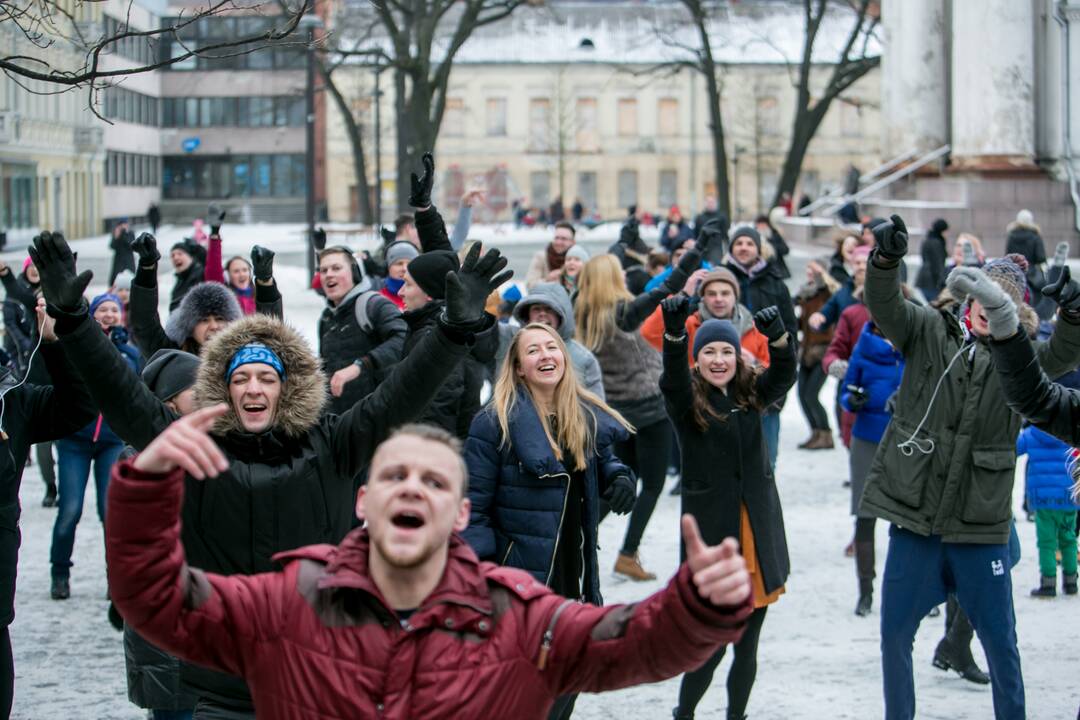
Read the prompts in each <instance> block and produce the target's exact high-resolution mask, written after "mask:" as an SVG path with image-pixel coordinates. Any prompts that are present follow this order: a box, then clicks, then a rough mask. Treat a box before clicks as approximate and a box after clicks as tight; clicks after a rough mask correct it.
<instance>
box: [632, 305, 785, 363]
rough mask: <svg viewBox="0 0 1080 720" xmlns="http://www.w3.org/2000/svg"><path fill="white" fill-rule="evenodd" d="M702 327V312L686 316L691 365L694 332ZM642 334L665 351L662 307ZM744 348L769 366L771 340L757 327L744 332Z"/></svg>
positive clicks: (647, 322)
mask: <svg viewBox="0 0 1080 720" xmlns="http://www.w3.org/2000/svg"><path fill="white" fill-rule="evenodd" d="M699 327H701V313H697V312H696V313H692V314H691V315H690V317H688V318H686V334H687V336H688V337H687V342H686V354H687V356H688V359H689V362H690V365H691V366H693V364H694V333H696V332H697V329H698V328H699ZM641 336H642V337H644V338H645V340H646V341H647V342H648V343H649V344H650V345H652V346H653V347H654V348H656V349H657V350H659V351H660V352H663V351H664V315H663V311H662V310H661V308H656V310H655V311H653V314H652V315H650V316H649V317H648V318H647V319H646V320H645V322H644V323H643V324H642V326H641ZM739 342H740V343H741V344H742V346H743V349H744V350H749V351H750V352H751V353H753V355H754V357H756V358H757V360H758V363H759V364H760V365H761V366H762V367H769V341H768V339H767V338H766V337H765V336H764V335H762V334H761V333H760V332H759V331H758V329H757V328H756V327H754V326H753V325H751V326H750V329H749V330H747V331H746V332H745V333H743V336H742V338H741V339H740V340H739Z"/></svg>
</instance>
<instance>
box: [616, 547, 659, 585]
mask: <svg viewBox="0 0 1080 720" xmlns="http://www.w3.org/2000/svg"><path fill="white" fill-rule="evenodd" d="M615 573H616V574H617V575H625V576H626V577H628V578H630V579H631V580H636V581H638V582H641V581H644V580H655V579H656V573H651V572H648V571H647V570H645V568H643V567H641V559H640V558H639V557H638V554H637V553H634V554H633V555H624V554H622V553H619V557H618V558H617V559H616V560H615Z"/></svg>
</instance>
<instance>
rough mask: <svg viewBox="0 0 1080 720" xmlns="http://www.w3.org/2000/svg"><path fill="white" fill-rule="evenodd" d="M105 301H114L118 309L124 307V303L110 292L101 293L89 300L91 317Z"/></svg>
mask: <svg viewBox="0 0 1080 720" xmlns="http://www.w3.org/2000/svg"><path fill="white" fill-rule="evenodd" d="M107 302H111V303H116V307H117V309H119V310H123V309H124V303H123V301H122V300H121V299H120V298H118V297H117V296H115V295H113V294H112V293H101V294H100V295H98V296H97V297H95V298H94V299H93V300H91V301H90V316H91V317H93V315H94V312H95V311H96V310H97V309H98V308H99V307H101V306H102V305H103V304H104V303H107Z"/></svg>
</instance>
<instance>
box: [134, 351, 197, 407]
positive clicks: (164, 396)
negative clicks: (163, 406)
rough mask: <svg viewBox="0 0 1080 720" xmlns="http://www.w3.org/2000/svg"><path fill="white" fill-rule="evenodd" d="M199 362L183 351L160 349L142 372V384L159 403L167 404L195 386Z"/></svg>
mask: <svg viewBox="0 0 1080 720" xmlns="http://www.w3.org/2000/svg"><path fill="white" fill-rule="evenodd" d="M199 363H200V360H199V358H198V357H196V356H195V355H192V354H191V353H187V352H184V351H183V350H172V349H169V348H162V349H161V350H158V351H157V352H156V353H154V354H153V356H152V357H151V358H150V362H148V363H147V364H146V367H145V368H143V371H142V379H143V382H145V383H146V386H147V387H149V388H150V392H152V393H154V395H155V396H156V397H157V399H158V400H160V401H161V402H168V401H169V400H171V399H172V398H174V397H176V396H177V395H179V394H180V393H182V392H184V391H185V390H187V389H188V388H189V387H191V386H192V385H194V384H195V376H196V374H198V372H199Z"/></svg>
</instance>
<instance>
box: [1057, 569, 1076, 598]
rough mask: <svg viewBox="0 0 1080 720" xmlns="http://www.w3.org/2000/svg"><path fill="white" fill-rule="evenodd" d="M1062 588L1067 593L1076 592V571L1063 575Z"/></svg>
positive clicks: (1072, 593)
mask: <svg viewBox="0 0 1080 720" xmlns="http://www.w3.org/2000/svg"><path fill="white" fill-rule="evenodd" d="M1061 589H1062V590H1064V591H1065V594H1066V595H1075V594H1076V573H1073V574H1072V575H1063V576H1062V578H1061Z"/></svg>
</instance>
